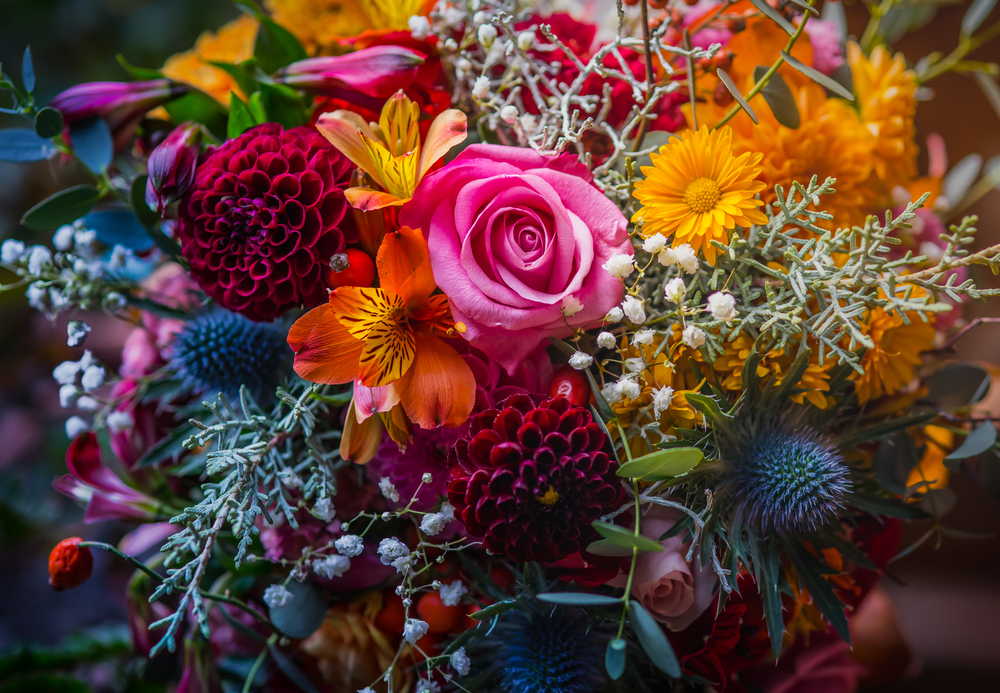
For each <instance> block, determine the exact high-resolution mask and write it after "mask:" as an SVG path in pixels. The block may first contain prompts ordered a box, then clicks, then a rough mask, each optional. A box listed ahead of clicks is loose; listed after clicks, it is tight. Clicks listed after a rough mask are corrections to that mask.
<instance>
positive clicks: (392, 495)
mask: <svg viewBox="0 0 1000 693" xmlns="http://www.w3.org/2000/svg"><path fill="white" fill-rule="evenodd" d="M378 488H379V490H380V491H381V492H382V495H383V496H385V497H386V498H388V499H389V500H391V501H392V502H393V503H398V502H399V491H397V490H396V486H395V485H394V484H393V483H392V479H390V478H389V477H387V476H384V477H382V478H381V479H380V480H379V482H378Z"/></svg>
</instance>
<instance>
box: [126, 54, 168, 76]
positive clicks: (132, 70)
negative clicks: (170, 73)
mask: <svg viewBox="0 0 1000 693" xmlns="http://www.w3.org/2000/svg"><path fill="white" fill-rule="evenodd" d="M115 57H116V59H117V60H118V64H119V65H121V66H122V67H123V68H124V69H125V72H127V73H129V74H130V75H132V76H133V77H134V78H136V79H162V78H163V73H162V72H161V71H160V70H157V69H154V68H151V67H137V66H135V65H133V64H131V63H130V62H129V61H128V60H126V59H125V56H124V55H122V54H121V53H119V54H118V55H117V56H115Z"/></svg>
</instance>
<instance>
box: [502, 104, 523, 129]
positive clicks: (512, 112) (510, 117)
mask: <svg viewBox="0 0 1000 693" xmlns="http://www.w3.org/2000/svg"><path fill="white" fill-rule="evenodd" d="M519 115H520V114H519V113H518V112H517V106H509V105H508V106H504V107H503V108H501V109H500V120H502V121H503V122H505V123H507V125H513V124H514V123H516V122H517V119H518V116H519Z"/></svg>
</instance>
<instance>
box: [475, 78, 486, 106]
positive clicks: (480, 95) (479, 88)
mask: <svg viewBox="0 0 1000 693" xmlns="http://www.w3.org/2000/svg"><path fill="white" fill-rule="evenodd" d="M489 95H490V78H489V77H486V76H482V77H476V84H475V86H473V87H472V97H473V98H476V99H479V100H480V101H482V100H483V99H485V98H486V97H487V96H489Z"/></svg>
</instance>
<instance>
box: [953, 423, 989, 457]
mask: <svg viewBox="0 0 1000 693" xmlns="http://www.w3.org/2000/svg"><path fill="white" fill-rule="evenodd" d="M996 442H997V427H996V426H995V425H994V424H993V422H992V421H984V422H982V423H981V424H979V425H978V426H976V428H974V429H973V430H972V432H971V433H970V434H969V435H967V436H966V437H965V442H963V443H962V444H961V445H959V446H958V449H957V450H955V451H954V452H953V453H951V454H950V455H948V456H947V457H945V459H946V460H964V459H966V458H968V457H975V456H976V455H981V454H983V453H984V452H986V451H987V450H989V449H990V448H991V447H993V444H994V443H996Z"/></svg>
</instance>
